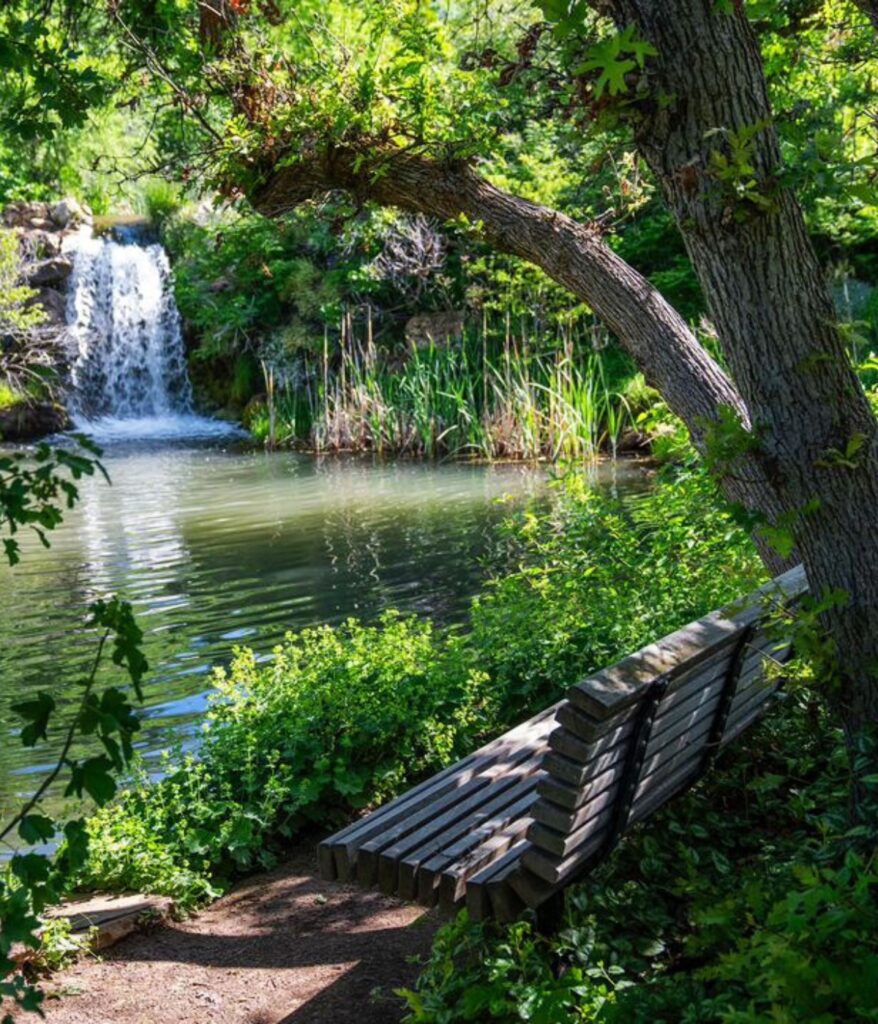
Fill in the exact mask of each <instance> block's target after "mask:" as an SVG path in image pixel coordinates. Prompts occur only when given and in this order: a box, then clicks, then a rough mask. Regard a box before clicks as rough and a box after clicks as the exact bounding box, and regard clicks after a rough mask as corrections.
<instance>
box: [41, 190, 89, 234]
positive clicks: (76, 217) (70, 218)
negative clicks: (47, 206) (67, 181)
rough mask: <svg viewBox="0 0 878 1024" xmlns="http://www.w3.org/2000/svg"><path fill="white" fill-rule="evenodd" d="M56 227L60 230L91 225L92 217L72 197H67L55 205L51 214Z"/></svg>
mask: <svg viewBox="0 0 878 1024" xmlns="http://www.w3.org/2000/svg"><path fill="white" fill-rule="evenodd" d="M50 216H51V218H52V221H53V222H54V224H55V226H56V227H57V228H59V229H60V230H62V231H63V230H64V228H73V227H76V226H77V225H79V224H89V223H91V215H90V214H88V213H86V211H85V210H84V209H83V208H82V207H81V206H80V205H79V203H77V201H76V200H75V199H73V198H72V197H71V196H67V197H66V198H65V199H62V200H61V201H60V202H58V203H55V205H54V206H53V207H52V211H51V214H50Z"/></svg>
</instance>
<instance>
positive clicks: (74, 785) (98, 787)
mask: <svg viewBox="0 0 878 1024" xmlns="http://www.w3.org/2000/svg"><path fill="white" fill-rule="evenodd" d="M112 767H113V764H112V762H111V761H110V759H109V758H108V757H107V756H106V755H105V754H99V755H98V756H97V757H89V758H88V759H86V760H85V761H81V762H79V763H76V764H74V765H73V766H72V768H71V773H70V774H71V777H70V783H69V784H68V786H67V789H66V790H65V796H71V795H74V794H75V795H76V796H82V794H83V792H86V793H88V795H89V796H90V797H91V798H92V799H93V800H94V801H95V803H96V804H98V805H99V806H101V805H103V804H105V803H107V801H108V800H112V798H113V796H114V795H115V793H116V783H115V781H114V779H113V776H112V775H111V774H110V770H111V769H112Z"/></svg>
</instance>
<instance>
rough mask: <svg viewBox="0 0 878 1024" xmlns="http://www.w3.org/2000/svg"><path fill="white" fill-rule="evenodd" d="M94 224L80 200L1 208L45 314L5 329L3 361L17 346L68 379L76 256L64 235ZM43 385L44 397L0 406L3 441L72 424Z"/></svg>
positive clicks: (25, 280) (22, 358) (25, 277)
mask: <svg viewBox="0 0 878 1024" xmlns="http://www.w3.org/2000/svg"><path fill="white" fill-rule="evenodd" d="M91 224H92V213H91V210H89V209H88V207H85V206H81V205H80V204H79V203H77V202H76V200H75V199H62V200H60V201H59V202H56V203H41V202H34V203H25V202H15V203H10V204H9V205H8V206H7V207H6V208H5V209H4V210H3V211H2V213H0V229H3V230H5V231H7V232H11V233H12V234H13V235H14V236H15V237H16V239H17V242H18V252H19V256H20V264H19V266H20V270H19V273H20V280H21V283H22V284H26V285H28V286H29V287H30V288H32V289H33V290H34V294H33V296H32V297H31V298H30V299H29V300H28V301H27V305H28V306H38V307H40V308H42V310H43V311H44V313H45V317H44V319H43V321H42V323H40V324H39V325H37V326H36V327H33V328H30V329H28V330H27V331H26V332H24V333H19V334H16V332H15V331H12V332H11V333H6V334H4V332H3V330H2V329H0V365H2V361H3V356H4V351H6V352H7V354H8V350H9V347H10V346H12V347H13V349H14V350H16V351H17V357H16V358H17V359H18V361H19V362H21V363H22V364H23V365H27V366H28V367H30V368H31V369H34V368H35V369H37V371H38V372H43V371H45V372H46V374H48V375H54V376H55V377H56V378H57V380H58V381H59V382H63V380H64V378H65V375H66V372H67V366H66V361H67V344H66V327H67V285H68V279H69V278H70V275H71V273H72V272H73V260H72V258H71V256H70V255H68V254H67V253H66V252H65V251H64V250H65V246H64V240H65V238H66V237H67V236H68V235H72V234H74V233H76V232H77V231H79V229H80V228H81V227H82V226H84V225H87V226H91ZM0 382H2V380H0ZM40 390H41V391H42V392H43V394H42V396H41V397H36V396H34V395H32V394H29V395H22V396H21V397H20V399H19V400H15V401H13V402H12V404H9V405H6V406H5V407H3V408H0V438H2V440H4V441H31V440H34V439H35V438H39V437H43V436H45V435H47V434H54V433H57V432H58V431H61V430H66V429H67V428H68V427H69V426H70V417H69V416H68V413H67V410H66V409H65V408H64V406H63V405H62V404H61V403H60V402H58V401H57V400H56V399H55V395H54V388H53V387H51V386H47V387H44V388H41V389H40Z"/></svg>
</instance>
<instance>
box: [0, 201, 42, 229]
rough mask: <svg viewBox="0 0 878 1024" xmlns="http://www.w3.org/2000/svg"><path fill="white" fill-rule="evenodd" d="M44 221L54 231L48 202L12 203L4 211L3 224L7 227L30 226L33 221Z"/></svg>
mask: <svg viewBox="0 0 878 1024" xmlns="http://www.w3.org/2000/svg"><path fill="white" fill-rule="evenodd" d="M35 220H37V221H44V222H45V223H46V224H47V225H48V229H49V230H50V231H53V230H54V229H55V225H54V224H53V223H52V221H51V220H50V219H49V204H48V203H24V202H21V201H19V202H15V203H10V204H9V205H8V206H7V207H6V208H5V209H4V211H3V224H4V226H5V227H7V228H28V227H32V226H33V221H35Z"/></svg>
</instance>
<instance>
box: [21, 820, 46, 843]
mask: <svg viewBox="0 0 878 1024" xmlns="http://www.w3.org/2000/svg"><path fill="white" fill-rule="evenodd" d="M18 834H19V835H20V836H21V838H22V839H23V840H24V841H25V842H26V843H47V842H49V840H50V839H52V838H53V836H54V835H55V823H54V822H53V821H52V819H51V818H47V817H46V816H45V815H44V814H26V815H25V816H24V817H23V818H22V819H21V821H20V822H19V824H18Z"/></svg>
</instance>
